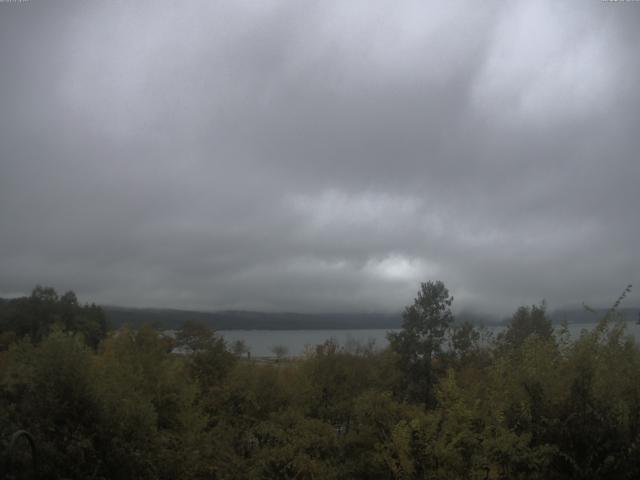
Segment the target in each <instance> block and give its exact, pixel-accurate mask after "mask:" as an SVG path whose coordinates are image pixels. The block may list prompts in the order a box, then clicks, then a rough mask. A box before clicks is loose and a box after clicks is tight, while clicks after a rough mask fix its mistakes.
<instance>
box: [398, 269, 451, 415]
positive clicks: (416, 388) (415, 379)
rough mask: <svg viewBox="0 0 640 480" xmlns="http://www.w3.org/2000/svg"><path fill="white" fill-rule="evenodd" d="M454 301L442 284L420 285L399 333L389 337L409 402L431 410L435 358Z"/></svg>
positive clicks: (439, 352)
mask: <svg viewBox="0 0 640 480" xmlns="http://www.w3.org/2000/svg"><path fill="white" fill-rule="evenodd" d="M452 303H453V297H452V296H450V295H449V290H447V288H446V287H445V285H444V283H443V282H441V281H429V282H427V283H422V284H421V286H420V290H419V291H418V296H417V297H416V299H415V300H414V303H413V305H411V306H409V307H407V308H406V309H405V311H404V313H403V315H402V318H403V322H402V330H401V331H400V332H397V333H390V334H389V335H388V338H389V343H390V346H391V349H392V350H393V351H394V352H396V354H397V355H398V361H399V368H400V369H401V371H402V372H403V373H404V383H405V385H404V390H405V394H406V397H407V399H408V400H412V401H417V402H421V403H424V404H425V405H426V406H433V405H434V402H435V396H434V392H433V387H434V385H435V383H436V380H437V375H436V365H435V363H434V361H435V359H436V357H437V356H438V355H439V354H441V353H442V346H443V343H444V341H445V338H446V334H447V332H448V330H449V328H450V326H451V324H452V322H453V313H452V312H451V304H452Z"/></svg>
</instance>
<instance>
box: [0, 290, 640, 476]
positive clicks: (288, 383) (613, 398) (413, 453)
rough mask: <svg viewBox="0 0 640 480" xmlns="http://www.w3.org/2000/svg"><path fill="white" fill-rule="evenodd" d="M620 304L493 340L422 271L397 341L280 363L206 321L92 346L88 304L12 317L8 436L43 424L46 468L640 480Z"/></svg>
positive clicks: (639, 385) (527, 319) (4, 422)
mask: <svg viewBox="0 0 640 480" xmlns="http://www.w3.org/2000/svg"><path fill="white" fill-rule="evenodd" d="M36 296H38V295H36ZM622 298H623V297H621V298H620V299H619V300H618V302H616V304H615V305H614V308H612V309H611V310H610V311H609V312H608V313H607V315H606V316H605V317H604V318H603V319H602V320H601V321H600V323H599V324H598V325H597V327H596V328H595V329H593V330H592V331H590V332H584V333H583V334H582V335H581V336H580V337H579V338H578V339H575V340H571V339H570V338H569V336H568V332H567V331H566V330H565V331H562V330H559V331H558V330H554V329H553V328H552V327H551V321H550V319H549V318H548V315H547V313H546V309H545V306H544V304H542V305H534V306H531V307H521V308H520V309H518V310H517V311H516V312H515V313H514V315H513V317H512V319H511V321H510V323H509V325H508V328H507V329H506V330H505V332H504V333H503V334H501V335H500V336H499V337H498V338H495V339H493V340H492V341H489V342H487V341H486V339H484V340H483V339H482V338H481V334H480V332H479V331H478V330H477V329H476V328H475V327H474V326H473V325H471V324H459V323H455V322H454V321H453V315H452V313H451V305H452V302H453V298H452V297H451V296H450V295H449V292H448V291H447V289H446V288H445V286H444V285H443V284H442V283H441V282H428V283H426V284H423V285H421V288H420V291H419V292H418V295H417V298H416V299H415V302H414V304H413V305H411V306H409V307H407V308H406V310H405V312H404V315H403V328H402V330H401V331H400V332H398V333H396V334H392V335H390V347H389V348H388V349H386V350H384V351H375V350H372V349H371V348H368V347H361V348H355V349H350V350H349V351H347V350H346V349H344V348H341V347H340V346H339V345H337V344H336V343H335V342H331V341H330V342H326V343H325V344H323V345H319V346H317V347H316V348H315V350H314V351H312V352H310V353H309V354H308V355H307V356H305V357H304V358H301V359H289V360H286V359H285V360H281V361H279V362H274V363H271V364H265V363H254V362H252V361H248V360H246V359H244V358H240V357H238V356H236V355H234V354H233V353H231V352H230V351H229V349H228V348H227V346H226V345H225V343H224V341H223V340H222V339H221V338H220V337H218V336H216V335H215V333H214V332H212V331H211V330H210V329H208V328H206V327H204V326H202V325H198V324H195V323H187V324H185V325H184V326H183V328H182V329H181V330H180V331H179V332H178V335H177V337H176V338H175V339H170V338H166V337H163V336H162V334H161V333H160V332H158V331H156V330H154V329H153V328H151V327H143V328H140V329H137V330H132V329H129V328H127V327H123V328H120V329H118V330H116V331H113V332H110V333H108V334H106V335H105V336H104V337H103V338H102V339H101V340H100V341H99V342H98V343H97V344H96V343H95V342H93V341H91V340H90V338H92V337H91V336H90V335H87V332H86V331H83V330H82V327H83V326H84V325H85V324H86V322H85V321H84V320H83V321H80V320H79V319H80V318H84V317H82V315H80V314H79V313H78V316H77V317H74V318H77V319H78V320H77V321H76V323H75V324H74V325H76V327H73V328H72V327H71V324H67V323H65V322H64V321H63V320H62V317H61V313H59V312H57V313H55V314H53V313H52V314H47V313H46V312H41V313H42V314H43V317H42V318H44V319H46V320H44V321H45V323H46V326H43V327H42V330H41V329H40V328H32V329H23V330H20V332H17V331H11V332H12V333H7V332H9V330H5V328H7V325H10V323H7V320H6V319H7V318H9V317H10V315H9V316H6V312H5V313H3V317H2V318H3V320H2V323H0V325H2V329H3V331H2V335H3V338H5V337H4V336H6V337H7V338H9V337H10V338H12V340H11V341H10V342H7V341H6V340H5V343H3V344H2V352H0V431H1V432H2V433H3V441H5V440H6V439H7V438H8V436H9V435H10V434H11V433H12V432H13V431H16V430H18V429H26V430H28V431H29V432H31V433H32V434H33V436H34V438H35V440H36V444H37V445H38V450H39V453H40V456H39V464H40V468H39V475H40V477H41V478H74V479H75V478H78V479H80V478H95V479H116V478H117V479H119V478H131V479H133V478H141V479H460V478H470V479H507V478H508V479H537V478H539V479H543V478H544V479H631V478H638V476H639V475H640V349H639V348H638V345H637V343H636V342H635V340H633V339H632V338H630V337H627V336H626V335H625V333H624V323H622V322H617V321H616V319H615V317H616V315H615V313H616V308H617V306H618V305H619V303H620V301H621V300H622ZM58 303H60V299H58V300H57V301H52V302H50V304H49V305H50V306H52V307H55V308H58V306H57V305H58ZM14 307H15V306H14ZM2 308H3V309H4V308H5V306H3V307H2ZM78 308H80V310H81V311H82V309H83V308H89V309H91V308H92V307H78ZM96 308H97V307H96ZM96 318H97V317H96ZM12 321H15V319H14V320H12ZM98 323H99V322H98ZM74 328H77V330H74ZM40 331H41V332H42V333H37V332H40ZM88 331H89V332H91V331H92V329H89V330H88ZM176 347H180V349H179V350H180V351H182V352H188V354H183V355H178V354H175V353H172V352H175V351H176ZM4 446H5V447H6V444H5V445H4Z"/></svg>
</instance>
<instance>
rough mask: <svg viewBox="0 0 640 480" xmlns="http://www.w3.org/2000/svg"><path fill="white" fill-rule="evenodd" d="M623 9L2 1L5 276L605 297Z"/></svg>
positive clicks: (628, 183) (631, 128) (216, 301)
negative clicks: (438, 285) (439, 284)
mask: <svg viewBox="0 0 640 480" xmlns="http://www.w3.org/2000/svg"><path fill="white" fill-rule="evenodd" d="M638 20H640V4H637V3H634V2H629V3H624V4H623V3H620V2H615V3H613V2H580V3H577V2H576V3H573V2H535V3H534V2H509V3H504V2H495V3H492V2H484V3H482V5H480V4H476V3H472V2H455V1H453V2H433V3H426V2H404V3H400V4H397V3H396V4H393V5H392V4H391V3H384V2H373V3H372V2H316V3H304V2H255V3H250V2H246V3H239V2H215V4H214V3H211V2H197V1H191V2H180V3H176V2H164V1H160V2H159V1H154V2H145V1H136V2H118V1H113V2H97V1H96V2H93V1H92V2H70V1H69V2H60V3H56V4H55V5H52V4H50V3H46V4H45V3H40V2H35V1H32V2H28V3H15V4H14V3H4V4H3V3H0V27H1V28H0V60H1V61H2V69H1V70H0V79H1V84H0V108H1V110H0V111H1V112H2V113H1V114H0V168H1V175H0V225H1V231H2V236H1V237H0V247H1V249H0V293H2V294H12V293H20V292H26V291H28V290H29V289H30V288H31V287H32V286H33V285H34V284H35V283H44V284H50V285H54V286H56V287H57V288H59V289H61V290H62V289H67V288H72V289H74V290H76V291H77V292H78V293H80V295H81V296H82V297H84V298H87V299H91V300H96V301H99V302H104V303H116V304H126V305H145V306H149V305H153V306H175V307H188V308H212V309H213V308H252V309H269V310H299V311H354V310H360V311H367V310H395V309H398V308H399V307H401V306H402V305H403V304H406V303H408V302H409V301H410V300H411V298H412V297H413V295H414V293H415V290H416V289H417V286H418V283H419V282H420V281H423V280H427V279H435V278H439V279H443V280H444V281H445V282H446V283H447V284H448V285H449V286H450V288H451V290H452V291H453V293H454V295H455V296H456V297H457V299H458V305H459V306H465V305H467V306H468V305H474V306H476V307H478V308H482V309H486V310H489V311H501V312H505V311H509V310H510V309H512V308H514V307H515V306H517V305H518V304H522V303H530V302H536V301H539V300H540V299H541V298H543V297H544V298H546V299H547V300H548V302H549V303H550V304H551V305H552V306H561V305H564V304H570V303H576V302H580V301H587V302H593V303H600V302H604V303H607V302H609V301H610V300H612V299H614V298H615V297H616V296H617V294H618V292H619V290H621V289H622V288H623V287H624V285H626V284H627V283H634V281H636V278H637V272H638V267H639V266H640V265H639V263H640V262H639V260H638V258H640V257H639V256H638V255H637V254H636V251H635V250H636V247H635V245H636V244H637V238H638V237H639V235H640V222H638V217H637V212H636V210H637V205H638V204H640V198H639V197H640V194H639V193H638V192H639V190H638V186H637V182H638V179H639V178H640V161H638V159H637V152H638V146H639V145H638V144H639V143H640V140H639V139H638V135H637V125H638V117H639V112H640V109H639V107H640V101H639V100H640V99H639V97H638V88H637V84H638V79H639V78H640V76H639V72H640V57H639V56H638V55H637V48H636V47H637V45H638V40H639V38H638V37H639V36H640V35H639V34H638V33H637V28H636V26H637V21H638ZM637 298H638V297H637V296H634V297H633V298H632V299H631V301H632V302H633V301H634V300H635V299H637Z"/></svg>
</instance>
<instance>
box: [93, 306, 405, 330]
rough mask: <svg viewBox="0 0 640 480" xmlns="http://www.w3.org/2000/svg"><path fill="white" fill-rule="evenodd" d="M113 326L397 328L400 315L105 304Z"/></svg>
mask: <svg viewBox="0 0 640 480" xmlns="http://www.w3.org/2000/svg"><path fill="white" fill-rule="evenodd" d="M104 311H105V313H106V315H107V320H108V321H109V324H110V326H111V327H112V328H118V327H119V326H122V325H125V324H128V325H131V326H138V325H143V324H145V323H148V324H151V325H154V326H158V327H162V328H179V327H180V325H182V323H183V322H184V321H187V320H194V321H198V322H202V323H204V324H206V325H209V326H210V327H212V328H214V329H216V330H323V329H336V330H337V329H345V330H346V329H367V328H399V327H400V325H401V321H402V319H401V316H400V314H397V315H392V314H380V313H371V314H342V313H328V314H313V315H312V314H303V313H266V312H246V311H225V312H197V311H188V310H171V309H148V308H123V307H104Z"/></svg>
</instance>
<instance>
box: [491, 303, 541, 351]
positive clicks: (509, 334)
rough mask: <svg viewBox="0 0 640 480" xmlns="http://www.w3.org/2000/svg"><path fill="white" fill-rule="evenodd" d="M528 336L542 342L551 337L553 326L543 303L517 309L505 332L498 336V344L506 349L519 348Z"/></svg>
mask: <svg viewBox="0 0 640 480" xmlns="http://www.w3.org/2000/svg"><path fill="white" fill-rule="evenodd" d="M529 335H537V336H538V337H540V338H542V339H544V340H547V339H550V338H552V337H553V325H552V324H551V319H550V318H549V316H548V315H547V305H546V303H545V302H544V301H543V302H542V303H541V304H540V305H531V307H528V306H522V307H519V308H518V310H516V312H515V313H514V314H513V316H512V317H511V321H510V322H509V324H508V326H507V330H506V331H505V332H503V333H501V334H500V335H498V342H499V343H501V344H503V345H505V346H507V347H512V348H513V347H520V346H522V344H523V343H524V341H525V340H526V339H527V337H529Z"/></svg>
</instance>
